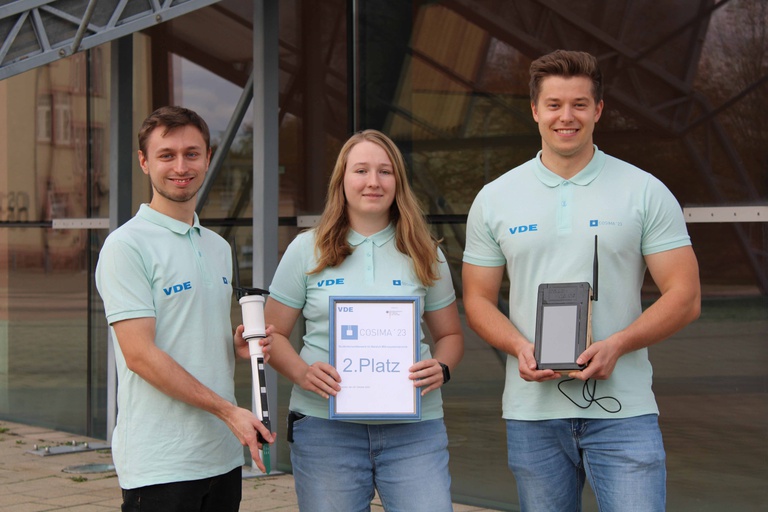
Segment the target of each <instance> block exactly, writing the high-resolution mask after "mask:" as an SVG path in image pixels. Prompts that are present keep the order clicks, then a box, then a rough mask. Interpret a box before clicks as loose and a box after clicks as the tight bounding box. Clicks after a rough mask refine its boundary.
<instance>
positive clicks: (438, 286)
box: [266, 224, 456, 420]
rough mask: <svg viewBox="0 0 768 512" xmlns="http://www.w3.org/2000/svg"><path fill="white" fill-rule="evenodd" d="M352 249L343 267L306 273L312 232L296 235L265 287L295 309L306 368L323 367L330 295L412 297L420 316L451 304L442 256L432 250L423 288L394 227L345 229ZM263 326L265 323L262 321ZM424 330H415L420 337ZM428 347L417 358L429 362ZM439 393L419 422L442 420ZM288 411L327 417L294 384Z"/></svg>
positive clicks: (324, 406)
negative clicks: (433, 270) (367, 232)
mask: <svg viewBox="0 0 768 512" xmlns="http://www.w3.org/2000/svg"><path fill="white" fill-rule="evenodd" d="M347 239H348V240H349V243H350V244H351V245H352V247H353V248H354V251H353V252H352V254H350V255H349V256H347V258H346V259H345V260H344V262H343V263H342V264H341V265H339V266H337V267H333V268H325V269H324V270H322V271H321V272H319V273H317V274H312V275H310V274H308V272H309V271H310V270H313V269H314V268H315V267H317V260H316V258H315V231H314V230H311V231H306V232H304V233H300V234H299V235H298V236H297V237H296V238H295V239H294V240H293V241H292V242H291V244H290V245H289V246H288V248H287V249H286V251H285V254H284V255H283V257H282V259H281V260H280V264H279V265H278V268H277V271H276V272H275V277H274V278H273V280H272V284H271V286H270V287H269V293H270V296H271V298H273V299H275V300H277V301H278V302H280V303H282V304H284V305H286V306H288V307H291V308H294V309H299V310H301V312H302V313H303V315H304V319H305V322H306V334H305V335H304V338H303V341H304V345H303V347H302V349H301V352H300V355H301V357H302V359H304V361H306V362H307V364H309V365H311V364H312V363H315V362H317V361H322V362H325V363H327V362H329V339H330V338H329V324H330V320H329V301H330V297H332V296H345V297H362V296H398V297H403V296H417V297H419V299H420V304H421V314H422V315H423V314H424V311H436V310H439V309H442V308H444V307H446V306H448V305H450V304H451V303H452V302H454V301H455V300H456V294H455V292H454V289H453V283H452V281H451V274H450V270H449V268H448V263H447V262H446V260H445V256H444V255H443V253H442V252H441V251H440V250H439V249H438V259H439V262H440V263H439V273H440V276H441V277H440V279H439V280H438V281H437V282H435V283H434V285H433V286H432V287H429V288H427V287H425V286H424V285H423V284H421V282H420V281H419V279H418V278H417V277H416V273H415V272H414V269H413V262H412V260H411V258H410V257H408V256H406V255H404V254H402V253H401V252H399V251H398V250H397V247H396V245H395V227H394V225H392V224H390V225H389V226H388V227H387V228H385V229H384V230H383V231H380V232H378V233H376V234H374V235H372V236H370V237H365V236H362V235H360V234H358V233H356V232H354V231H351V230H350V233H349V236H348V238H347ZM266 321H267V323H269V319H268V318H267V319H266ZM424 329H425V326H424V325H423V322H422V326H421V332H422V338H423V337H424ZM431 357H432V356H431V355H430V348H429V345H427V344H426V343H424V342H422V343H421V359H422V360H424V359H429V358H431ZM442 404H443V401H442V398H441V394H440V390H439V389H437V390H434V391H430V392H429V393H427V394H426V395H425V396H423V397H422V401H421V418H422V420H431V419H436V418H442V417H443V409H442ZM290 408H291V410H292V411H296V412H299V413H302V414H306V415H309V416H315V417H319V418H328V400H326V399H323V398H322V397H321V396H319V395H318V394H316V393H313V392H311V391H306V390H304V389H302V388H301V387H300V386H298V385H294V386H293V390H292V391H291V402H290Z"/></svg>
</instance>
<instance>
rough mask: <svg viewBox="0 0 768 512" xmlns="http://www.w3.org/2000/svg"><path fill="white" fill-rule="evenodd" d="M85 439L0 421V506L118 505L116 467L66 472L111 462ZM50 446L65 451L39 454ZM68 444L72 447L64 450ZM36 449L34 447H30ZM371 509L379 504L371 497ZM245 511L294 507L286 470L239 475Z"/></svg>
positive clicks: (82, 509)
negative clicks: (84, 449) (87, 447)
mask: <svg viewBox="0 0 768 512" xmlns="http://www.w3.org/2000/svg"><path fill="white" fill-rule="evenodd" d="M73 442H74V443H76V446H78V447H82V446H83V443H86V442H87V443H90V445H89V446H98V445H100V444H103V441H99V440H96V439H89V438H86V437H83V436H76V435H72V434H69V433H66V432H58V431H54V430H49V429H46V428H42V427H32V426H27V425H21V424H18V423H11V422H8V421H0V510H1V511H3V512H6V511H8V512H10V511H12V512H42V511H48V510H69V511H78V512H105V511H107V510H110V511H115V510H120V503H121V502H122V500H121V499H120V488H119V486H118V484H117V477H116V475H115V472H114V471H105V472H101V473H82V472H68V471H73V470H77V471H80V470H82V468H83V467H85V466H87V465H100V466H107V467H111V465H112V457H111V455H110V452H109V450H108V449H104V450H90V451H75V448H74V445H73ZM46 446H47V447H49V448H51V449H53V450H54V451H59V450H63V451H65V453H61V454H56V455H45V456H43V455H38V454H37V453H36V452H39V451H41V450H44V448H45V447H46ZM67 450H70V451H69V452H67ZM33 452H34V453H33ZM372 509H373V510H383V508H381V506H380V504H378V503H377V502H374V504H373V507H372ZM240 510H242V511H243V512H252V511H253V512H255V511H280V512H290V511H296V510H298V507H297V506H296V495H295V493H294V491H293V476H292V475H289V474H280V475H274V476H272V475H270V476H259V477H256V478H246V479H243V501H242V505H241V507H240ZM488 510H490V509H484V508H477V507H471V506H466V505H456V506H455V511H456V512H482V511H488Z"/></svg>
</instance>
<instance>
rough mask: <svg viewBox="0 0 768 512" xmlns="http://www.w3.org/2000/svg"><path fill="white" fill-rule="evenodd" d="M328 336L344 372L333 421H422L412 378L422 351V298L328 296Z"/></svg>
mask: <svg viewBox="0 0 768 512" xmlns="http://www.w3.org/2000/svg"><path fill="white" fill-rule="evenodd" d="M330 338H331V339H330V364H331V365H333V367H334V368H336V371H337V372H339V375H340V376H341V384H340V385H341V391H340V392H339V393H338V394H337V395H336V396H331V397H330V400H329V407H330V413H329V417H330V419H332V420H334V419H336V420H340V419H346V420H418V419H421V393H420V392H419V388H417V387H415V386H414V381H412V380H411V379H409V378H408V376H409V375H410V372H409V371H408V368H410V367H411V366H412V365H413V364H414V363H416V362H417V361H418V360H419V358H420V355H421V349H420V346H421V341H420V340H421V322H420V301H419V297H330Z"/></svg>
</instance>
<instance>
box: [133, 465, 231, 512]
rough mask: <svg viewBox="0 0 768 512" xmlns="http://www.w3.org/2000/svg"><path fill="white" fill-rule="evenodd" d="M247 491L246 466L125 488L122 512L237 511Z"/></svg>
mask: <svg viewBox="0 0 768 512" xmlns="http://www.w3.org/2000/svg"><path fill="white" fill-rule="evenodd" d="M242 493H243V468H241V467H240V466H238V467H236V468H235V469H233V470H232V471H230V472H229V473H225V474H223V475H219V476H214V477H211V478H203V479H202V480H189V481H186V482H170V483H167V484H157V485H148V486H146V487H138V488H136V489H123V505H122V507H121V508H120V510H122V512H192V511H195V512H225V511H230V512H237V511H238V510H239V509H240V499H241V497H242Z"/></svg>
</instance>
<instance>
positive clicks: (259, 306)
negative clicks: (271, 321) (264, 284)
mask: <svg viewBox="0 0 768 512" xmlns="http://www.w3.org/2000/svg"><path fill="white" fill-rule="evenodd" d="M240 307H241V309H242V312H243V326H244V327H245V330H244V331H243V338H244V339H245V341H247V342H248V348H249V349H250V352H251V357H253V356H255V355H262V350H261V345H259V343H258V340H259V339H260V338H265V337H266V336H267V331H266V327H265V325H264V297H263V296H262V295H244V296H243V297H241V298H240Z"/></svg>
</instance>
